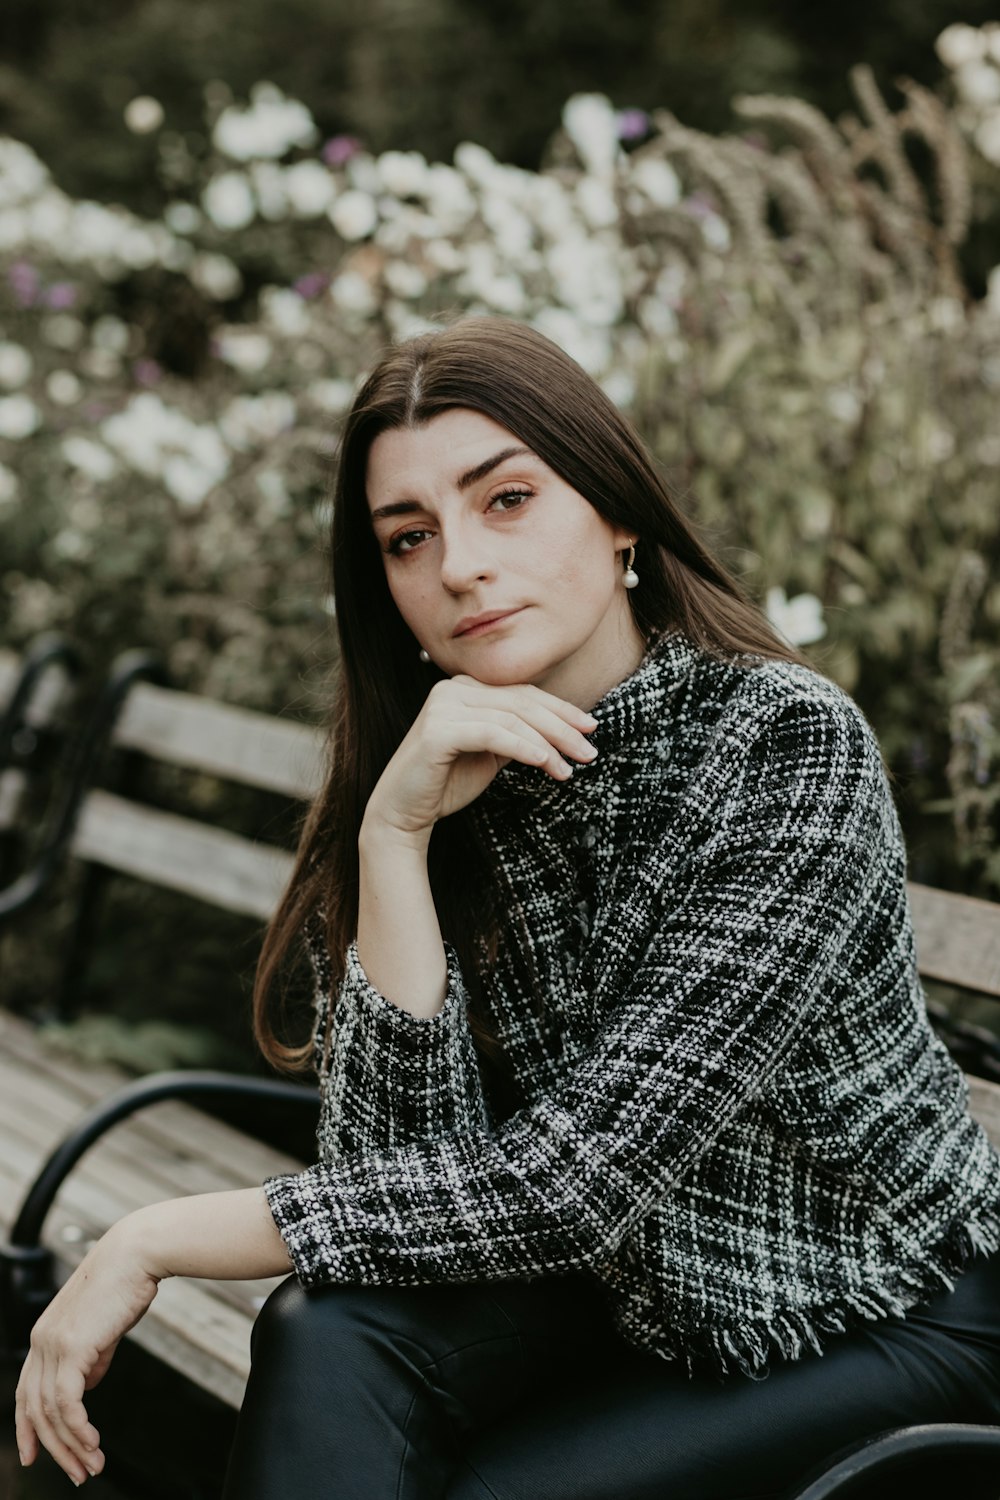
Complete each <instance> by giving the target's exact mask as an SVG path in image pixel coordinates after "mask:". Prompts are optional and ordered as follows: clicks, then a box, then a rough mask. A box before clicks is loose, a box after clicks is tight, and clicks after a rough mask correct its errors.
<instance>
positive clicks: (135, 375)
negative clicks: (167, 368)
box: [132, 359, 163, 385]
mask: <svg viewBox="0 0 1000 1500" xmlns="http://www.w3.org/2000/svg"><path fill="white" fill-rule="evenodd" d="M132 379H133V380H134V381H135V383H136V385H159V383H160V381H161V380H162V379H163V366H162V365H160V364H158V363H157V362H156V360H155V359H137V360H135V361H134V362H133V365H132Z"/></svg>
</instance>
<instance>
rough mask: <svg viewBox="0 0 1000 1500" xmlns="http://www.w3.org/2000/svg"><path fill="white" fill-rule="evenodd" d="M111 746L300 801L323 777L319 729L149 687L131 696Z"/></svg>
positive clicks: (137, 688)
mask: <svg viewBox="0 0 1000 1500" xmlns="http://www.w3.org/2000/svg"><path fill="white" fill-rule="evenodd" d="M113 742H114V744H116V745H120V746H123V747H126V748H128V749H130V750H142V751H144V752H145V753H146V754H147V755H151V756H152V757H153V758H154V759H155V760H165V761H170V762H172V763H173V764H174V765H180V766H186V767H188V768H189V769H192V770H199V771H208V772H211V773H212V774H213V775H216V776H222V777H225V778H227V779H228V780H232V781H241V782H245V783H247V784H248V785H250V786H256V787H263V788H265V789H266V790H268V791H273V792H282V793H284V794H285V795H287V796H289V797H296V798H299V799H311V798H312V797H314V796H315V795H316V793H317V792H318V791H319V789H320V785H321V780H322V748H323V735H322V732H321V731H320V730H317V729H313V728H310V727H309V725H307V724H295V723H293V722H292V721H291V720H281V719H275V718H272V717H271V716H270V715H268V714H261V713H255V712H252V711H251V710H249V709H245V708H235V707H233V706H232V705H231V704H229V703H217V702H213V701H212V700H211V699H209V698H198V697H195V696H194V694H192V693H182V692H178V691H177V690H176V689H175V688H164V687H157V686H156V685H155V684H153V683H148V682H138V683H136V685H135V686H134V687H133V688H132V690H131V691H130V693H129V695H128V698H127V700H126V702H125V706H124V708H123V710H122V713H121V715H120V716H119V718H118V720H117V722H116V724H115V727H114V732H113Z"/></svg>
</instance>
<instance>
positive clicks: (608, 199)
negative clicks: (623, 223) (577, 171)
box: [576, 177, 618, 229]
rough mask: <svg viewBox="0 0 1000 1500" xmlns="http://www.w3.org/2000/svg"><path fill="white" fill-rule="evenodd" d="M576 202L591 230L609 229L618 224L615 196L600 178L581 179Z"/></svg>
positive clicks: (577, 188)
mask: <svg viewBox="0 0 1000 1500" xmlns="http://www.w3.org/2000/svg"><path fill="white" fill-rule="evenodd" d="M576 200H577V203H578V204H579V206H580V213H581V214H582V216H583V219H584V221H585V223H587V224H589V225H590V228H591V229H607V228H609V227H610V226H611V225H612V224H617V222H618V204H617V203H616V202H615V195H614V193H613V192H612V191H611V189H610V188H609V187H608V184H607V183H606V182H602V181H601V179H600V178H599V177H581V178H580V181H579V182H578V183H577V185H576Z"/></svg>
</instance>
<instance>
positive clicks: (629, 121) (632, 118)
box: [617, 108, 649, 141]
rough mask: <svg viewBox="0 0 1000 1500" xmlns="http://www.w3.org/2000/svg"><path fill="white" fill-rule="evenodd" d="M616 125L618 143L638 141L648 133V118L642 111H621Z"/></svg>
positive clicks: (632, 109) (631, 109) (633, 109)
mask: <svg viewBox="0 0 1000 1500" xmlns="http://www.w3.org/2000/svg"><path fill="white" fill-rule="evenodd" d="M617 125H618V139H619V140H620V141H638V140H641V139H642V137H643V136H644V135H648V133H649V116H648V115H647V113H646V111H645V110H644V109H635V108H629V109H621V110H619V111H618V119H617Z"/></svg>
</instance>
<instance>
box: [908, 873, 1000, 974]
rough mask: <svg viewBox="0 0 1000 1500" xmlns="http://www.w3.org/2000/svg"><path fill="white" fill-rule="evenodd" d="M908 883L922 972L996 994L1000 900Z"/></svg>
mask: <svg viewBox="0 0 1000 1500" xmlns="http://www.w3.org/2000/svg"><path fill="white" fill-rule="evenodd" d="M907 889H908V891H909V896H910V910H911V912H912V914H913V927H914V932H915V934H916V942H917V962H918V964H919V967H920V972H921V974H923V975H924V976H925V977H926V978H929V979H940V980H941V981H943V982H944V983H945V984H955V985H958V986H959V987H960V988H962V989H970V990H981V991H982V993H983V994H985V995H996V996H997V997H1000V904H998V903H996V902H993V901H981V900H979V899H978V898H977V897H975V896H957V895H955V894H954V893H953V892H951V891H939V890H935V889H933V887H931V886H927V885H919V884H916V883H915V882H913V881H911V882H910V883H909V884H908V886H907Z"/></svg>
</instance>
